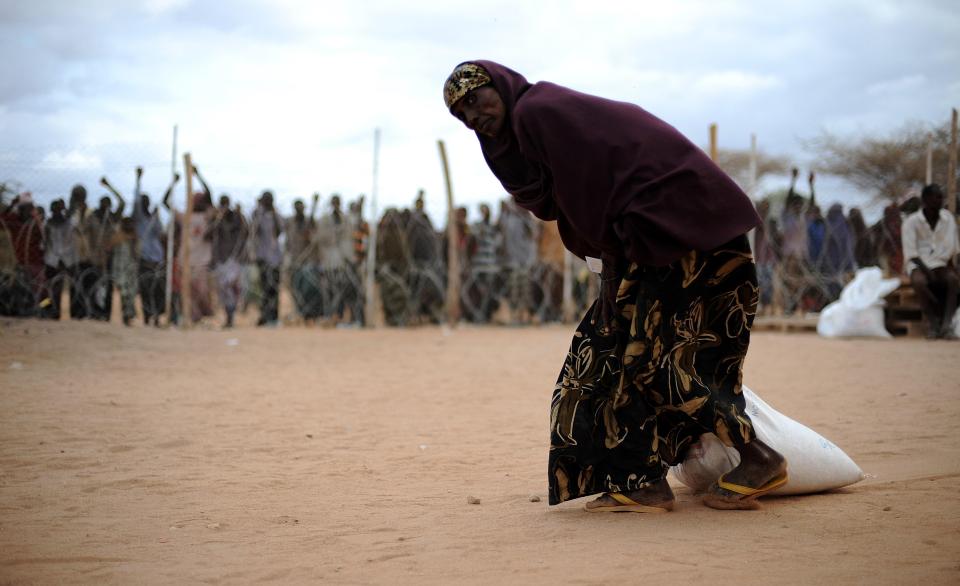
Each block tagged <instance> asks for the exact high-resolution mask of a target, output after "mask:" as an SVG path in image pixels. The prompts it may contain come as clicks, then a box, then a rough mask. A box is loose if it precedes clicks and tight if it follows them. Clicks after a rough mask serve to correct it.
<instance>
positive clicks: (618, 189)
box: [471, 60, 760, 266]
mask: <svg viewBox="0 0 960 586" xmlns="http://www.w3.org/2000/svg"><path fill="white" fill-rule="evenodd" d="M471 63H475V64H477V65H480V66H482V67H483V68H484V69H486V70H487V72H488V73H489V74H490V78H491V79H492V85H493V86H494V88H495V89H496V90H497V92H498V93H499V94H500V97H501V99H503V102H504V104H505V105H506V111H507V124H506V125H505V126H504V130H503V132H501V134H500V136H498V137H496V138H490V137H486V136H483V135H481V134H479V133H478V134H477V137H478V138H479V140H480V146H481V148H482V149H483V156H484V158H485V159H486V161H487V164H488V165H489V166H490V170H491V171H493V173H494V175H496V176H497V178H498V179H499V180H500V182H501V183H502V184H503V186H504V188H505V189H506V190H507V191H508V192H510V193H511V194H512V195H513V196H514V199H515V200H516V202H517V203H518V204H519V205H520V206H522V207H524V208H526V209H528V210H530V211H531V212H533V213H534V214H535V215H536V216H537V217H539V218H540V219H542V220H557V223H558V227H559V228H560V234H561V236H562V238H563V242H564V244H565V245H566V246H567V248H569V249H570V250H571V251H572V252H574V253H575V254H577V255H579V256H586V255H589V256H596V257H599V256H601V255H602V254H604V253H606V254H607V255H614V256H617V257H620V258H624V257H626V258H628V259H629V260H633V261H636V262H638V263H640V264H647V265H655V266H661V265H665V264H668V263H670V262H672V261H674V260H677V259H679V258H680V257H682V256H683V255H684V254H686V253H687V252H688V251H690V250H711V249H713V248H716V247H717V246H720V245H721V244H724V243H726V242H728V241H730V240H731V239H733V238H734V237H736V236H739V235H741V234H744V233H746V232H747V231H748V230H750V229H751V228H753V227H754V226H757V225H759V224H760V218H759V216H757V213H756V210H755V209H754V206H753V204H752V203H751V202H750V199H749V198H748V197H747V196H746V194H744V192H743V191H742V190H741V189H740V188H739V187H738V186H737V185H736V183H734V182H733V180H732V179H730V178H729V177H728V176H727V175H726V174H725V173H724V172H723V171H721V170H720V168H719V167H717V166H716V165H715V164H714V163H713V161H711V160H710V158H709V157H708V156H707V155H706V154H705V153H704V152H703V151H702V150H701V149H700V148H699V147H697V146H696V145H694V144H693V143H691V142H690V141H689V140H688V139H687V138H686V137H685V136H683V135H682V134H680V132H678V131H677V130H676V129H675V128H673V127H672V126H670V125H669V124H667V123H666V122H663V121H662V120H660V119H659V118H657V117H656V116H654V115H652V114H650V113H649V112H647V111H645V110H643V109H642V108H640V107H639V106H635V105H633V104H628V103H626V102H617V101H613V100H607V99H604V98H599V97H596V96H591V95H588V94H583V93H580V92H577V91H574V90H571V89H568V88H565V87H562V86H559V85H556V84H552V83H549V82H539V83H536V84H531V83H529V82H528V81H527V80H526V79H525V78H524V77H523V76H522V75H520V74H519V73H517V72H515V71H513V70H511V69H508V68H506V67H504V66H502V65H499V64H497V63H494V62H492V61H482V60H478V61H471Z"/></svg>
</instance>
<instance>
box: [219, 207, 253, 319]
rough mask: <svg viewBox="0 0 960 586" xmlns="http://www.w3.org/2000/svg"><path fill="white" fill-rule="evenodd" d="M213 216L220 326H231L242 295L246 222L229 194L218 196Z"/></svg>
mask: <svg viewBox="0 0 960 586" xmlns="http://www.w3.org/2000/svg"><path fill="white" fill-rule="evenodd" d="M219 204H220V205H219V207H218V208H217V212H216V216H215V217H214V219H213V226H212V227H211V232H212V234H213V275H214V278H215V279H216V281H217V292H218V293H219V296H220V304H221V305H223V311H224V312H225V313H226V319H225V321H224V323H223V327H225V328H232V327H233V320H234V315H235V314H236V311H237V304H238V303H239V302H240V299H241V298H242V297H243V272H244V268H243V264H244V263H245V262H246V250H247V233H248V230H249V229H248V227H247V222H246V220H244V218H243V214H241V213H240V211H239V210H235V209H231V208H230V196H228V195H227V194H223V195H221V196H220V202H219Z"/></svg>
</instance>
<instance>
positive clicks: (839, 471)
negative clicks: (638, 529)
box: [671, 386, 863, 495]
mask: <svg viewBox="0 0 960 586" xmlns="http://www.w3.org/2000/svg"><path fill="white" fill-rule="evenodd" d="M743 395H744V398H745V399H746V404H747V414H748V415H749V416H750V420H751V421H752V422H753V427H754V429H755V430H756V432H757V437H758V438H759V439H760V440H762V441H763V442H764V443H766V444H767V445H769V446H770V447H771V448H773V449H775V450H776V451H778V452H780V453H781V454H783V456H784V457H785V458H786V459H787V473H788V474H789V476H790V480H789V481H788V482H787V484H785V485H784V486H782V487H780V488H778V489H777V490H775V491H773V493H772V494H780V495H790V494H807V493H813V492H821V491H824V490H830V489H832V488H840V487H843V486H848V485H850V484H853V483H855V482H859V481H860V480H863V471H862V470H861V469H860V467H859V466H857V464H856V463H855V462H854V461H853V460H851V459H850V456H848V455H847V454H846V453H844V451H843V450H841V449H840V448H838V447H837V446H835V445H834V444H833V443H832V442H831V441H830V440H828V439H826V438H824V437H823V436H822V435H820V434H819V433H817V432H815V431H813V430H812V429H810V428H809V427H807V426H805V425H803V424H801V423H798V422H796V421H794V420H793V419H790V418H789V417H787V416H786V415H784V414H783V413H780V412H779V411H777V410H776V409H774V408H773V407H771V406H770V405H767V404H766V403H764V402H763V400H761V399H760V397H758V396H757V395H756V393H754V392H753V391H751V390H750V389H748V388H747V387H746V386H744V387H743ZM739 463H740V454H738V453H737V451H736V450H735V449H733V448H728V447H727V446H725V445H723V443H722V442H721V441H720V439H719V438H717V436H715V435H714V434H712V433H707V434H704V435H703V436H701V438H700V441H699V442H697V443H696V444H694V445H693V446H691V447H690V451H689V452H688V453H687V458H686V459H685V460H684V461H683V462H682V463H680V464H678V465H677V466H674V467H673V468H671V470H672V471H673V473H674V475H675V476H676V477H677V479H678V480H679V481H680V482H682V483H683V484H685V485H687V486H689V487H690V488H692V489H694V490H696V491H698V492H702V491H704V490H706V489H707V488H708V487H709V486H710V485H711V484H713V482H715V481H716V480H717V478H719V477H720V475H721V474H726V473H727V472H729V471H730V470H733V469H734V468H735V467H736V466H737V465H738V464H739Z"/></svg>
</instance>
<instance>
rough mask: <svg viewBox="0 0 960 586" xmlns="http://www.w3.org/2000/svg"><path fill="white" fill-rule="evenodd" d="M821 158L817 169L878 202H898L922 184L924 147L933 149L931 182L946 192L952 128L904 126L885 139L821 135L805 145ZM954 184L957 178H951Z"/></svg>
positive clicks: (909, 123) (918, 125) (943, 126)
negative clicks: (842, 180) (931, 146)
mask: <svg viewBox="0 0 960 586" xmlns="http://www.w3.org/2000/svg"><path fill="white" fill-rule="evenodd" d="M805 143H806V146H807V148H808V149H810V150H813V151H814V152H816V153H817V154H818V155H819V159H820V161H819V163H818V165H817V168H818V169H819V170H820V171H822V172H824V173H828V174H831V175H836V176H837V177H841V178H843V179H845V180H847V181H849V182H850V183H852V184H853V185H855V186H857V187H859V188H861V189H864V190H866V191H869V192H872V193H873V194H874V196H875V197H876V198H877V199H879V200H892V201H899V200H901V199H902V198H903V197H904V195H906V194H908V193H911V192H917V191H919V189H920V188H921V187H923V182H924V180H925V179H926V168H927V145H928V144H930V143H932V144H933V182H934V183H939V184H941V185H942V186H944V187H946V185H947V177H946V175H947V158H948V156H949V148H950V125H949V124H948V123H945V124H943V125H940V126H934V125H931V124H926V123H921V122H908V123H906V124H904V125H903V126H901V127H900V128H898V129H896V130H894V131H892V132H890V133H889V134H887V135H886V136H856V137H843V138H841V137H838V136H836V135H834V134H831V133H830V132H827V131H823V132H821V133H820V135H819V136H817V137H815V138H813V139H810V140H808V141H805ZM953 180H954V181H957V177H954V178H953Z"/></svg>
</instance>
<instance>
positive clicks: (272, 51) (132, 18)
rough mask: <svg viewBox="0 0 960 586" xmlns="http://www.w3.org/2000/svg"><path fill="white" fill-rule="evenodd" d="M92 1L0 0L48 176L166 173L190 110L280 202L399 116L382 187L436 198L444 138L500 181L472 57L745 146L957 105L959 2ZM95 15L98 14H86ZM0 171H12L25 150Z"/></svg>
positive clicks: (791, 144)
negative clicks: (450, 88) (464, 74)
mask: <svg viewBox="0 0 960 586" xmlns="http://www.w3.org/2000/svg"><path fill="white" fill-rule="evenodd" d="M864 2H866V0H864ZM41 5H43V6H41ZM78 6H79V5H76V4H74V3H67V2H62V3H57V4H55V5H50V4H47V3H35V5H34V4H30V5H28V4H24V3H8V4H6V5H0V17H2V18H0V51H2V52H4V54H6V55H12V56H14V57H15V58H10V59H7V60H5V61H4V62H0V80H6V81H0V111H2V112H3V113H4V114H3V116H2V118H0V128H2V129H3V131H4V133H5V138H6V139H7V141H6V146H0V155H2V154H3V153H4V152H6V149H14V148H15V149H16V150H17V151H18V152H20V153H35V154H36V153H50V152H54V153H57V156H59V157H60V158H59V159H58V158H56V157H53V158H51V159H50V160H47V159H46V158H44V155H43V154H36V156H34V158H33V159H31V160H30V161H28V160H26V159H24V158H23V157H22V156H21V157H19V158H18V159H17V160H23V161H24V163H23V164H24V168H27V167H29V163H31V162H32V163H34V164H36V163H44V164H48V163H50V164H52V163H56V164H59V165H61V166H62V167H63V168H64V169H68V170H69V169H71V168H72V169H73V170H74V171H73V173H74V175H73V176H70V173H69V172H67V171H64V172H62V173H49V174H43V173H34V174H32V175H29V176H28V177H25V179H26V181H27V182H29V183H35V184H36V185H32V186H31V188H32V189H33V190H34V192H35V193H38V192H43V191H44V190H46V191H48V192H50V193H62V192H63V189H64V185H65V186H66V187H69V183H66V182H67V181H71V182H72V181H85V182H88V183H89V182H95V181H96V179H97V178H98V176H97V175H96V173H100V172H104V173H108V174H109V175H110V176H111V177H114V176H118V177H126V176H128V175H129V174H130V173H131V170H132V167H133V166H134V165H135V164H137V161H142V162H143V163H144V164H145V165H147V167H148V177H150V178H151V180H154V179H152V178H156V179H155V180H156V181H157V183H158V185H157V186H153V187H150V189H151V190H152V191H154V192H159V191H160V190H161V189H162V180H163V179H164V178H165V177H167V176H168V175H169V150H170V149H169V137H170V133H171V128H172V126H173V125H174V124H179V125H180V132H181V133H180V151H181V153H182V152H183V150H190V151H191V152H192V153H193V154H194V156H195V157H196V159H197V161H198V162H199V163H200V164H201V165H202V166H203V168H204V170H205V171H206V175H207V177H208V178H209V179H210V181H211V182H212V183H214V185H213V187H214V189H215V190H218V191H229V192H230V193H231V194H232V195H234V196H235V197H237V198H239V199H241V201H243V200H245V199H246V201H249V202H252V201H253V197H254V196H255V195H256V194H257V193H258V192H259V191H260V190H262V189H264V188H268V187H269V188H274V189H276V190H277V192H278V195H279V196H280V197H279V200H280V202H281V204H284V205H286V204H288V203H289V200H290V199H292V198H293V197H306V196H309V194H310V193H312V192H313V191H317V190H319V191H321V192H322V193H323V194H325V195H327V194H329V193H330V192H332V191H339V192H341V193H343V194H344V195H347V196H348V197H349V196H352V195H355V194H356V193H359V192H368V191H369V190H370V185H371V183H372V179H371V177H370V172H371V166H372V160H371V159H372V152H371V149H372V134H373V129H374V127H381V128H382V129H383V150H382V153H381V166H380V172H381V175H380V195H381V206H380V207H381V208H382V207H384V206H385V205H387V204H394V205H400V204H408V203H409V201H410V200H411V199H412V198H413V196H414V194H415V193H416V190H417V189H418V188H420V187H424V188H426V189H427V191H428V206H429V209H430V211H431V213H432V214H433V215H434V216H435V217H440V216H441V215H442V213H443V206H444V205H445V204H444V195H443V190H444V188H443V181H442V175H441V172H440V166H439V160H438V156H437V148H436V140H437V139H438V138H443V139H444V140H446V142H447V147H448V151H449V154H450V157H451V166H452V173H453V179H454V189H455V195H456V196H457V199H458V201H462V202H467V203H470V204H471V206H472V205H473V204H474V203H476V202H478V201H480V200H482V199H488V200H489V199H491V198H493V197H497V196H499V195H501V194H502V189H501V188H500V186H499V184H498V183H497V182H496V180H495V179H494V178H493V177H492V176H491V174H490V173H489V171H488V170H487V169H486V166H485V164H484V162H483V159H482V157H481V156H480V151H479V147H478V145H477V143H476V139H475V138H474V137H473V136H472V135H471V134H470V133H468V132H466V131H464V129H463V128H462V127H461V126H460V125H459V124H458V123H457V122H456V121H455V120H454V119H453V118H452V117H450V116H448V115H447V114H446V113H445V111H444V110H443V106H442V105H441V104H442V102H441V98H440V86H441V83H442V81H443V79H444V77H445V76H446V75H447V74H448V73H449V70H450V68H451V67H452V66H453V65H454V64H456V63H457V62H459V61H462V60H464V59H470V58H477V57H486V58H492V59H494V60H498V61H502V62H504V63H505V64H507V65H509V66H512V67H514V68H516V69H517V70H518V71H521V72H522V73H524V74H526V75H527V76H528V77H529V78H530V79H532V80H538V79H547V80H550V81H554V82H557V83H561V84H565V85H569V86H571V87H574V88H576V89H579V90H582V91H587V92H590V93H595V94H598V95H603V96H606V97H611V98H615V99H622V100H629V101H634V102H636V103H638V104H640V105H641V106H643V107H645V108H647V109H648V110H650V111H652V112H654V113H655V114H657V115H659V116H661V117H663V118H664V119H666V120H667V121H668V122H670V123H671V124H674V125H675V126H677V127H678V128H680V129H681V130H684V131H686V132H688V133H690V135H691V138H693V139H694V140H695V141H696V142H698V143H703V142H704V139H703V137H704V136H705V130H704V129H705V128H706V126H707V124H708V123H710V122H713V121H717V122H719V123H720V125H721V128H722V136H723V137H724V144H731V145H733V143H734V141H740V143H742V144H738V145H733V146H745V145H746V144H747V141H748V140H749V134H750V133H751V132H757V133H758V134H759V136H760V137H761V140H762V141H763V143H764V144H765V145H766V148H768V149H769V150H771V151H773V152H788V153H789V152H796V151H798V150H799V146H798V145H797V142H796V138H797V137H799V136H805V135H806V136H809V135H810V134H811V133H815V132H816V129H818V128H820V127H823V126H831V125H833V124H834V123H841V126H842V123H846V124H850V123H851V121H857V123H869V124H870V125H871V127H872V126H874V125H878V124H879V125H886V126H885V127H891V126H896V125H898V124H899V123H900V122H901V120H902V119H903V116H905V115H909V116H910V117H913V118H916V117H920V118H923V119H933V118H938V119H939V118H941V117H942V114H943V113H942V112H940V111H939V110H937V109H938V108H941V105H942V104H944V103H948V102H950V101H951V100H952V101H955V96H956V95H957V94H956V89H955V85H954V86H953V89H951V85H950V84H956V71H958V70H960V54H958V53H957V51H955V50H954V51H952V52H950V51H946V50H945V49H944V47H949V46H951V41H952V39H953V37H954V34H953V31H954V30H955V26H953V25H952V24H951V23H953V24H956V23H957V18H956V15H952V16H950V13H951V11H950V10H949V9H948V8H944V6H945V5H937V4H935V3H929V2H921V3H918V4H916V5H915V6H914V5H911V8H910V10H899V9H897V8H896V5H895V4H893V3H891V2H883V3H882V5H879V6H877V7H876V9H873V8H872V7H873V4H872V3H869V7H870V10H869V11H866V12H865V10H866V8H865V7H867V4H856V3H833V2H828V1H827V0H810V1H804V2H800V1H786V2H783V3H781V4H780V5H778V6H777V8H776V10H771V9H766V8H761V7H760V5H759V4H757V3H754V2H748V1H733V0H731V1H722V2H708V1H705V0H703V1H700V0H697V1H685V2H671V3H665V2H656V1H652V0H642V1H626V0H624V1H618V2H611V3H608V2H603V3H583V2H579V1H576V0H560V1H558V2H550V3H547V2H535V1H531V2H524V3H519V4H518V3H516V2H508V1H507V0H491V1H490V2H488V3H487V4H485V5H484V10H482V11H478V10H476V9H473V8H465V7H460V6H458V5H456V4H455V3H450V2H439V1H429V2H428V1H419V2H418V1H411V2H408V3H403V4H402V5H399V4H397V3H396V2H391V1H387V0H371V1H369V2H362V3H359V2H348V1H330V2H322V3H317V2H304V1H298V0H279V1H274V2H268V1H267V0H238V1H237V2H231V3H230V4H229V5H224V4H221V3H212V2H189V1H187V0H142V1H141V2H139V3H137V4H131V3H126V2H121V1H120V0H104V1H103V2H97V3H96V5H95V6H94V7H93V8H91V7H90V5H84V6H82V7H79V8H78ZM954 12H955V11H954ZM865 14H866V17H864V15H865ZM891 15H892V16H893V17H895V18H893V19H892V20H891ZM90 30H97V31H102V34H97V35H93V37H92V38H91V35H78V34H77V31H90ZM931 56H936V58H932V57H931ZM878 130H883V127H878ZM728 141H729V142H728ZM143 145H150V146H143ZM158 145H159V146H158ZM163 145H166V146H163ZM72 152H75V154H74V155H73V156H72V158H71V155H70V153H72ZM76 153H79V155H81V156H79V157H78V156H77V155H76ZM0 160H5V159H2V157H0ZM96 161H99V164H101V165H102V167H103V168H102V170H95V169H92V165H93V164H94V162H96ZM69 165H74V166H73V167H69ZM85 165H86V166H85ZM84 169H86V170H88V171H89V174H84V173H86V172H87V171H84ZM2 171H3V173H4V174H5V177H3V178H4V179H8V178H9V179H14V178H16V177H15V176H16V175H17V173H16V172H17V169H16V168H13V167H12V166H11V165H8V164H6V163H5V164H4V168H3V169H2ZM94 171H95V172H94ZM61 183H64V185H61Z"/></svg>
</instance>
